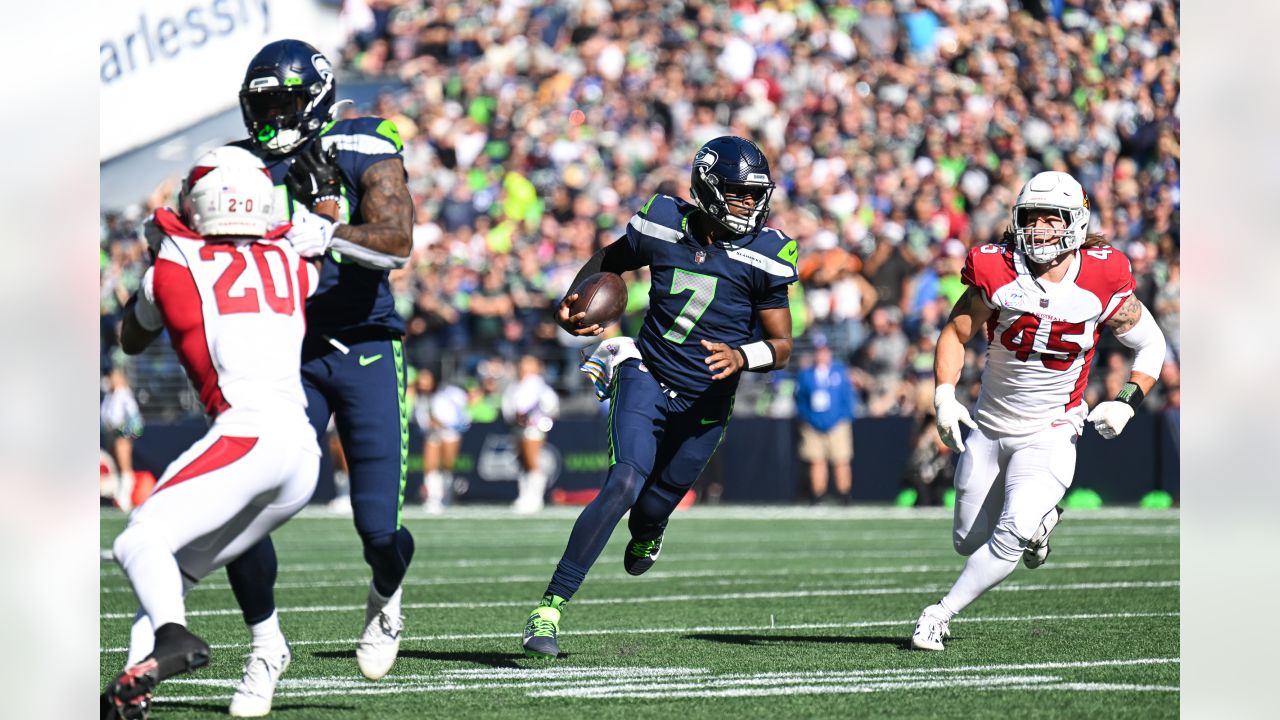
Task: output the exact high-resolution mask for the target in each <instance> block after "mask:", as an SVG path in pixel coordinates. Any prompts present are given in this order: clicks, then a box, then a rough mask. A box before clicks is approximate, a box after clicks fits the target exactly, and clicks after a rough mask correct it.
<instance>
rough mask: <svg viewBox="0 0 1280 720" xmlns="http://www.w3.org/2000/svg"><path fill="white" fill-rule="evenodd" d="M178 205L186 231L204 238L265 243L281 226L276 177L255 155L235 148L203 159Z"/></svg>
mask: <svg viewBox="0 0 1280 720" xmlns="http://www.w3.org/2000/svg"><path fill="white" fill-rule="evenodd" d="M179 205H180V206H181V210H182V218H183V220H184V221H185V222H186V223H187V226H188V227H190V228H191V229H192V230H195V231H196V232H198V233H200V234H201V235H203V236H205V237H213V236H218V235H247V236H252V237H261V236H262V235H264V234H266V232H267V231H268V230H270V229H271V228H272V227H274V226H275V225H276V224H277V220H276V212H275V209H276V208H275V206H276V189H275V185H274V183H272V182H271V173H270V172H269V171H268V170H267V167H266V165H263V164H262V160H260V159H258V157H257V156H256V155H254V154H253V153H251V152H249V151H248V150H245V149H244V148H238V147H234V146H231V145H224V146H223V147H220V148H218V149H216V150H212V151H210V152H207V153H205V154H204V155H201V156H200V159H199V160H197V161H196V164H195V167H193V168H191V172H189V173H187V179H186V180H185V181H184V182H183V183H182V192H181V194H180V195H179Z"/></svg>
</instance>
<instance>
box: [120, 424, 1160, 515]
mask: <svg viewBox="0 0 1280 720" xmlns="http://www.w3.org/2000/svg"><path fill="white" fill-rule="evenodd" d="M913 426H914V421H913V420H912V419H911V418H903V417H883V418H862V419H859V420H857V421H855V422H854V424H853V435H854V441H853V444H854V457H853V499H854V500H856V501H859V502H889V501H892V500H893V499H894V498H895V497H896V496H897V494H898V493H899V492H901V490H902V489H903V488H904V487H905V485H904V471H905V469H906V466H907V462H908V460H909V458H910V455H911V443H912V428H913ZM208 429H209V427H208V425H207V424H206V423H205V421H204V420H203V419H201V418H193V419H190V420H184V421H181V422H177V423H148V424H147V426H146V431H145V432H144V433H143V435H142V437H141V438H139V439H138V440H137V441H136V442H135V444H134V466H135V467H136V468H137V469H139V470H146V471H149V472H151V473H153V474H154V475H155V476H156V477H160V476H161V475H162V474H163V473H164V469H165V467H166V466H167V465H168V464H169V463H170V462H172V461H173V460H174V459H176V458H177V457H178V455H180V454H181V453H182V452H183V451H185V450H186V449H187V448H188V447H190V446H191V444H192V443H194V442H195V441H196V440H198V439H199V438H200V437H202V436H203V435H204V434H205V433H206V432H208ZM797 437H798V428H797V427H796V423H795V422H794V421H793V420H779V419H774V418H749V417H743V418H735V419H734V420H733V422H732V423H730V425H729V431H728V433H727V434H726V435H725V439H724V442H723V443H722V444H721V446H720V449H719V450H717V451H716V454H715V455H714V456H712V458H711V461H710V462H708V463H707V467H706V469H705V470H704V471H703V473H702V476H701V477H700V478H699V479H698V482H697V483H696V484H695V485H694V489H695V490H696V491H697V494H698V498H699V501H700V502H701V501H702V500H703V499H705V498H706V497H707V496H708V495H711V496H714V497H718V498H719V499H720V500H723V501H724V502H737V503H788V502H793V501H796V500H800V499H804V498H806V497H807V496H808V482H809V478H808V470H807V468H806V466H805V464H804V463H803V462H801V461H800V459H799V457H798V455H797V452H796V448H797V447H798V441H797ZM422 440H423V438H422V433H421V431H420V430H419V429H418V427H417V426H416V425H410V433H409V476H408V482H407V483H406V488H405V502H406V503H408V504H413V503H416V502H418V501H419V498H420V495H419V491H420V488H421V487H422ZM104 442H105V439H104ZM327 445H328V443H324V444H323V445H322V447H321V452H322V453H323V458H322V461H321V466H320V482H319V484H318V486H317V487H316V493H315V496H314V497H313V498H312V502H318V503H320V502H328V501H329V500H330V499H332V498H333V493H334V490H333V463H332V462H331V461H330V458H329V448H328V447H327ZM1079 450H1080V451H1079V452H1078V453H1077V456H1076V475H1075V482H1074V483H1073V487H1077V488H1088V489H1091V490H1094V491H1096V492H1097V493H1098V494H1099V495H1100V496H1101V497H1102V499H1103V500H1104V501H1105V502H1107V503H1136V502H1138V500H1140V499H1141V498H1142V496H1143V495H1145V494H1146V493H1148V492H1150V491H1151V490H1155V489H1159V490H1164V491H1166V492H1168V493H1169V494H1170V495H1172V496H1173V497H1174V499H1175V500H1176V499H1177V498H1178V497H1179V490H1180V487H1179V482H1178V480H1179V473H1180V467H1179V461H1178V447H1177V437H1176V435H1174V434H1173V433H1172V432H1171V430H1170V428H1169V426H1168V424H1167V422H1166V420H1165V418H1164V417H1163V416H1161V415H1153V414H1150V413H1138V415H1137V416H1135V417H1134V419H1133V420H1132V421H1130V423H1129V425H1128V427H1126V428H1125V431H1124V433H1123V434H1122V435H1120V437H1118V438H1115V439H1114V440H1103V439H1102V438H1101V437H1099V436H1098V434H1097V433H1096V432H1094V431H1093V430H1092V429H1088V430H1086V431H1085V434H1084V436H1083V437H1082V438H1081V440H1080V446H1079ZM542 465H543V467H544V468H545V469H546V471H547V479H548V483H547V488H548V499H549V500H550V501H552V502H557V501H559V502H567V503H570V504H580V503H583V502H588V501H590V499H591V498H592V497H594V492H595V491H597V490H599V489H600V486H601V485H603V484H604V479H605V476H606V475H607V474H608V471H609V448H608V445H607V444H606V440H605V433H604V423H603V421H602V420H601V419H600V418H592V417H581V418H566V419H562V420H559V421H557V422H556V424H555V426H554V427H552V428H551V432H549V433H548V434H547V443H546V445H545V447H544V449H543V454H542ZM518 469H519V466H518V464H517V461H516V447H515V435H514V434H513V433H512V431H511V429H510V428H509V427H507V426H506V425H505V424H504V423H501V422H498V423H492V424H480V425H472V426H471V429H470V430H468V431H467V432H466V434H464V435H463V437H462V448H461V450H460V452H459V453H458V461H457V463H456V465H455V467H454V478H455V482H454V486H455V487H454V490H455V500H456V501H458V502H460V503H469V502H511V501H513V500H515V498H516V474H517V472H518Z"/></svg>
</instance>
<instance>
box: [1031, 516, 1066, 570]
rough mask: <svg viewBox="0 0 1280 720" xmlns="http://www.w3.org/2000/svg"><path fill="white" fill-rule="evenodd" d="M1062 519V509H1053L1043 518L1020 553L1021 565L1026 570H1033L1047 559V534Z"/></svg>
mask: <svg viewBox="0 0 1280 720" xmlns="http://www.w3.org/2000/svg"><path fill="white" fill-rule="evenodd" d="M1061 517H1062V508H1060V507H1055V508H1054V509H1053V510H1050V511H1049V514H1048V515H1045V516H1044V520H1043V521H1041V523H1040V527H1039V528H1037V530H1036V534H1035V535H1032V536H1031V539H1030V540H1028V541H1027V547H1026V549H1025V550H1023V551H1022V564H1023V565H1026V566H1027V568H1029V569H1031V570H1035V569H1036V568H1038V567H1040V566H1041V565H1043V564H1044V563H1045V561H1046V560H1048V559H1049V533H1051V532H1053V529H1054V528H1055V527H1057V526H1058V520H1059V519H1060V518H1061Z"/></svg>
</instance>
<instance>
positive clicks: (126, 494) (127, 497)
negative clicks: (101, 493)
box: [116, 472, 134, 512]
mask: <svg viewBox="0 0 1280 720" xmlns="http://www.w3.org/2000/svg"><path fill="white" fill-rule="evenodd" d="M133 485H134V477H133V473H131V472H122V473H120V477H119V478H118V479H117V481H116V505H119V506H120V509H121V510H124V511H126V512H128V511H129V510H132V509H133Z"/></svg>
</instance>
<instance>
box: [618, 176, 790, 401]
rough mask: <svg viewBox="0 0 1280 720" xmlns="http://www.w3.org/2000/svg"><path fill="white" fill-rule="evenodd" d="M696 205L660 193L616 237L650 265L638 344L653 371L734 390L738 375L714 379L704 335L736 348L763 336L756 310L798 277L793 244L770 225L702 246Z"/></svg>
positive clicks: (680, 384) (691, 384)
mask: <svg viewBox="0 0 1280 720" xmlns="http://www.w3.org/2000/svg"><path fill="white" fill-rule="evenodd" d="M695 212H699V211H698V209H697V208H696V207H695V206H694V205H692V204H690V203H687V202H685V201H683V200H681V199H679V198H673V197H670V196H667V195H655V196H653V197H652V198H651V199H650V200H649V202H647V203H645V205H644V207H643V208H641V209H640V212H638V213H636V214H635V215H634V216H632V218H631V220H630V221H629V222H628V223H627V229H626V235H625V236H624V237H623V238H622V239H621V240H619V242H625V243H627V244H628V245H629V247H630V250H631V251H632V253H633V254H634V255H635V258H636V262H637V263H640V264H645V265H648V266H649V269H650V273H651V275H652V277H653V283H652V285H651V287H650V290H649V312H648V313H647V314H646V315H645V318H644V324H643V326H642V328H641V331H640V337H639V340H638V344H639V346H640V352H641V354H642V355H644V362H645V365H646V366H647V367H648V368H649V370H650V371H651V372H652V373H653V375H654V377H656V378H658V380H659V381H661V382H663V383H664V384H666V385H667V386H669V387H670V388H672V389H674V390H676V391H677V392H684V393H689V394H692V395H709V396H719V395H731V394H733V393H734V391H735V390H737V387H738V378H739V376H738V375H733V376H731V377H729V378H726V379H724V380H712V379H711V376H712V375H713V373H712V372H710V371H709V370H708V369H707V365H706V363H705V362H704V360H705V359H706V357H707V354H708V353H707V351H706V349H705V348H703V347H702V343H701V341H702V340H708V341H711V342H722V343H726V344H728V345H729V346H731V347H737V346H739V345H744V344H746V343H749V342H753V341H756V340H761V339H763V337H764V335H763V332H762V329H761V327H760V322H759V316H758V313H757V311H759V310H763V309H769V308H784V307H787V306H788V304H787V286H788V285H790V284H791V283H793V282H795V281H796V265H795V260H796V244H795V242H794V241H793V240H791V238H789V237H787V236H786V235H785V234H784V233H782V232H781V231H779V230H776V229H773V228H767V227H766V228H763V229H761V230H760V231H759V232H756V233H752V234H749V235H744V236H741V237H738V238H735V239H734V240H733V242H732V243H712V244H707V245H704V244H702V243H701V242H700V241H699V240H698V239H696V238H694V237H693V236H692V235H691V232H690V227H691V224H690V223H688V222H687V219H688V217H689V216H690V214H692V213H695Z"/></svg>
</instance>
